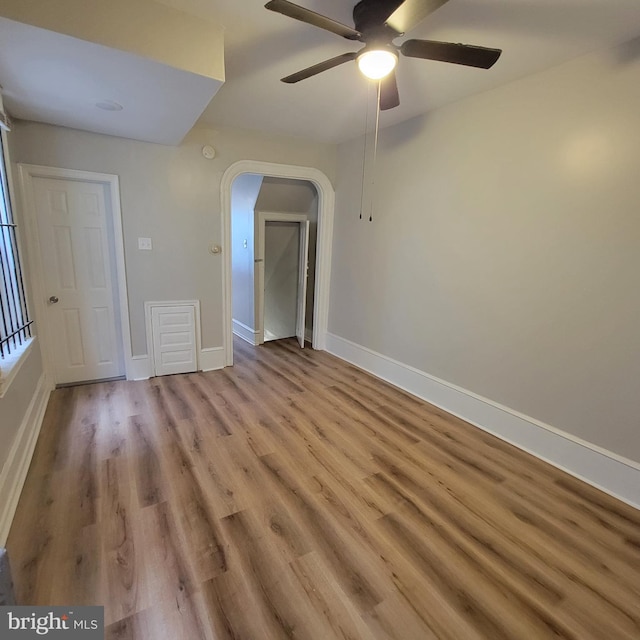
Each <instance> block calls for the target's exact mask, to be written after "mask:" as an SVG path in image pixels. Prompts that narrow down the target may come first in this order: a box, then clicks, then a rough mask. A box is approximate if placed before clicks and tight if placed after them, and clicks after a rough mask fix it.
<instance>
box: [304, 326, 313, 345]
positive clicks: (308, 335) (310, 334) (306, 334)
mask: <svg viewBox="0 0 640 640" xmlns="http://www.w3.org/2000/svg"><path fill="white" fill-rule="evenodd" d="M304 339H305V340H306V341H307V342H312V341H313V331H312V330H311V329H309V327H306V328H305V330H304Z"/></svg>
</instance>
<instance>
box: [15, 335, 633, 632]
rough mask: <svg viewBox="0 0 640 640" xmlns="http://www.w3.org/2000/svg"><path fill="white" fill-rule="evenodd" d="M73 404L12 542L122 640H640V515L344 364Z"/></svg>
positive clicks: (23, 590) (198, 377)
mask: <svg viewBox="0 0 640 640" xmlns="http://www.w3.org/2000/svg"><path fill="white" fill-rule="evenodd" d="M236 347H237V348H236V366H234V367H233V368H232V369H225V370H223V371H215V372H209V373H194V374H189V375H181V376H167V377H161V378H155V379H152V380H149V381H145V382H109V383H101V384H94V385H88V386H80V387H74V388H67V389H60V390H57V391H55V392H54V393H53V395H52V397H51V401H50V406H49V408H48V410H47V414H46V417H45V422H44V425H43V428H42V433H41V436H40V440H39V442H38V446H37V450H36V453H35V457H34V460H33V463H32V465H31V469H30V471H29V475H28V478H27V482H26V485H25V488H24V491H23V494H22V498H21V500H20V504H19V507H18V511H17V514H16V517H15V520H14V524H13V528H12V531H11V535H10V539H9V542H8V548H9V552H10V556H11V561H12V566H13V570H14V574H15V575H14V578H15V582H16V587H17V596H18V599H19V602H20V603H21V604H48V605H71V604H74V605H80V604H102V605H104V606H105V619H106V624H107V625H108V626H107V633H106V637H107V638H108V639H109V640H115V639H126V640H134V639H135V640H143V639H144V640H165V639H166V640H180V639H184V640H200V639H208V640H213V639H225V640H227V639H236V640H238V639H243V640H269V639H272V638H273V639H275V638H278V639H279V638H300V639H302V640H331V639H333V638H341V639H351V640H356V639H363V640H372V639H385V640H387V639H397V640H414V639H415V640H429V639H435V638H439V639H451V640H479V639H480V638H484V639H490V640H501V639H507V638H509V639H515V640H534V639H537V638H563V639H568V638H572V639H575V640H588V639H594V640H617V639H627V640H632V639H633V640H638V638H640V512H638V511H636V510H634V509H632V508H631V507H629V506H627V505H625V504H623V503H621V502H618V501H616V500H614V499H613V498H611V497H609V496H607V495H605V494H603V493H600V492H599V491H597V490H595V489H593V488H592V487H590V486H587V485H586V484H583V483H582V482H580V481H578V480H576V479H574V478H572V477H570V476H568V475H565V474H563V473H562V472H560V471H558V470H556V469H554V468H552V467H550V466H549V465H547V464H545V463H543V462H541V461H539V460H537V459H535V458H533V457H531V456H529V455H527V454H525V453H523V452H521V451H519V450H517V449H515V448H513V447H511V446H509V445H508V444H505V443H504V442H502V441H500V440H498V439H496V438H494V437H492V436H490V435H488V434H486V433H484V432H482V431H480V430H478V429H476V428H474V427H471V426H469V425H467V424H465V423H464V422H462V421H461V420H458V419H456V418H454V417H452V416H450V415H447V414H446V413H444V412H443V411H441V410H439V409H436V408H434V407H432V406H430V405H428V404H426V403H424V402H422V401H419V400H417V399H415V398H413V397H411V396H409V395H407V394H405V393H403V392H401V391H399V390H397V389H395V388H393V387H392V386H390V385H388V384H386V383H384V382H381V381H379V380H377V379H376V378H374V377H372V376H370V375H368V374H366V373H363V372H362V371H360V370H358V369H356V368H355V367H352V366H350V365H348V364H346V363H344V362H342V361H340V360H338V359H336V358H333V357H332V356H330V355H328V354H326V353H321V352H315V351H312V350H310V349H305V350H304V351H302V350H300V349H298V348H297V346H296V344H295V342H294V341H279V342H275V343H269V344H267V345H265V346H263V347H259V348H253V347H250V346H249V345H246V344H244V343H242V342H238V343H237V345H236Z"/></svg>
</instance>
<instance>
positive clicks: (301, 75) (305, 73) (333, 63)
mask: <svg viewBox="0 0 640 640" xmlns="http://www.w3.org/2000/svg"><path fill="white" fill-rule="evenodd" d="M357 55H358V54H357V53H356V52H355V51H352V52H350V53H343V54H342V55H341V56H336V57H335V58H330V59H329V60H325V61H324V62H319V63H318V64H314V65H313V66H312V67H307V68H306V69H303V70H302V71H298V72H297V73H292V74H291V75H290V76H287V77H286V78H282V82H286V83H287V84H293V83H294V82H300V80H306V79H307V78H310V77H311V76H315V75H318V74H319V73H322V72H323V71H328V70H329V69H333V67H337V66H338V65H340V64H344V63H345V62H350V61H351V60H355V59H356V56H357Z"/></svg>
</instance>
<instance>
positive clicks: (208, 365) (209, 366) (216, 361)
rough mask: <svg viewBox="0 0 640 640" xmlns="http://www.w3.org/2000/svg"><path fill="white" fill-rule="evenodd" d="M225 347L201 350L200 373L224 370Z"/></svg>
mask: <svg viewBox="0 0 640 640" xmlns="http://www.w3.org/2000/svg"><path fill="white" fill-rule="evenodd" d="M224 366H225V361H224V347H210V348H208V349H201V350H200V371H215V370H216V369H224Z"/></svg>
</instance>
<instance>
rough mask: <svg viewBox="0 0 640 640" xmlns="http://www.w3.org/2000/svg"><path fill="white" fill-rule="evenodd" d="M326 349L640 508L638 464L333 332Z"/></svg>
mask: <svg viewBox="0 0 640 640" xmlns="http://www.w3.org/2000/svg"><path fill="white" fill-rule="evenodd" d="M327 351H329V353H332V354H333V355H335V356H337V357H339V358H341V359H342V360H346V361H347V362H350V363H352V364H355V365H356V366H358V367H360V368H361V369H364V370H365V371H368V372H370V373H372V374H374V375H375V376H377V377H379V378H382V379H383V380H386V381H388V382H390V383H391V384H393V385H395V386H396V387H400V388H401V389H404V390H405V391H408V392H409V393H412V394H413V395H415V396H418V397H419V398H422V399H423V400H426V401H427V402H430V403H431V404H434V405H436V406H437V407H440V408H441V409H444V410H445V411H448V412H449V413H451V414H453V415H455V416H458V417H459V418H462V419H463V420H466V421H467V422H470V423H471V424H473V425H475V426H476V427H479V428H480V429H483V430H484V431H488V432H489V433H492V434H493V435H495V436H497V437H499V438H501V439H502V440H505V441H507V442H509V443H510V444H513V445H515V446H516V447H518V448H519V449H523V450H524V451H527V452H528V453H531V454H533V455H534V456H536V457H538V458H540V459H542V460H544V461H546V462H548V463H550V464H552V465H553V466H555V467H558V468H559V469H561V470H563V471H566V472H567V473H569V474H571V475H572V476H575V477H576V478H579V479H581V480H584V481H585V482H588V483H589V484H591V485H593V486H594V487H597V488H598V489H601V490H602V491H605V492H606V493H608V494H610V495H612V496H614V497H616V498H618V499H620V500H622V501H623V502H626V503H628V504H630V505H632V506H634V507H636V508H640V464H639V463H637V462H634V461H633V460H628V459H627V458H624V457H623V456H620V455H618V454H616V453H613V452H611V451H607V450H606V449H603V448H602V447H598V446H597V445H594V444H592V443H590V442H587V441H585V440H581V439H580V438H577V437H575V436H573V435H571V434H569V433H566V432H564V431H561V430H559V429H556V428H555V427H552V426H550V425H547V424H545V423H543V422H540V421H539V420H536V419H535V418H531V417H529V416H526V415H524V414H521V413H519V412H517V411H514V410H513V409H509V408H508V407H505V406H503V405H500V404H498V403H496V402H493V401H492V400H489V399H487V398H483V397H482V396H479V395H477V394H475V393H472V392H471V391H467V390H466V389H462V388H461V387H457V386H455V385H453V384H450V383H448V382H445V381H444V380H440V379H439V378H436V377H434V376H431V375H429V374H428V373H425V372H424V371H420V370H419V369H415V368H414V367H410V366H408V365H406V364H403V363H402V362H398V361H397V360H393V359H392V358H388V357H387V356H384V355H382V354H380V353H376V352H375V351H372V350H371V349H367V348H366V347H363V346H361V345H359V344H356V343H354V342H351V341H350V340H345V339H344V338H340V337H339V336H336V335H333V334H331V333H329V334H327Z"/></svg>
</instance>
